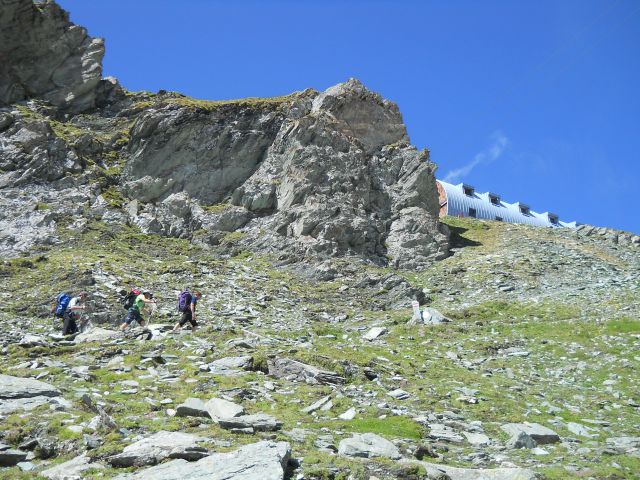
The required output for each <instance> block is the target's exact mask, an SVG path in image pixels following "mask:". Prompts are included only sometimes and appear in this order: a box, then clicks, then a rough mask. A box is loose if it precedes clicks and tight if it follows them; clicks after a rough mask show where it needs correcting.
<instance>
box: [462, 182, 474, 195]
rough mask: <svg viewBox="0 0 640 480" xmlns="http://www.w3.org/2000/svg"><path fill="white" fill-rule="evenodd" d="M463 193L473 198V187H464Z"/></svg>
mask: <svg viewBox="0 0 640 480" xmlns="http://www.w3.org/2000/svg"><path fill="white" fill-rule="evenodd" d="M462 191H463V192H464V194H465V195H468V196H470V197H473V187H472V186H471V185H463V186H462Z"/></svg>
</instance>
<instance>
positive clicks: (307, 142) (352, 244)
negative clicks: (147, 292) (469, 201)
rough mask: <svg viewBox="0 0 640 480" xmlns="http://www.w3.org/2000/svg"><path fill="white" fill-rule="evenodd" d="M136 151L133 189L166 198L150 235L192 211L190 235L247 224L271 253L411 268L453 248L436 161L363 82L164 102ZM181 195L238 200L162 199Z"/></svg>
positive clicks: (137, 138) (139, 126) (138, 134)
mask: <svg viewBox="0 0 640 480" xmlns="http://www.w3.org/2000/svg"><path fill="white" fill-rule="evenodd" d="M130 153H131V158H130V160H129V162H128V164H127V167H126V175H127V178H129V179H131V180H130V181H129V182H128V183H127V185H126V191H127V192H128V194H129V195H130V196H132V197H135V198H137V199H138V200H140V201H141V202H154V203H156V204H157V205H158V207H157V208H156V209H155V211H154V212H152V214H151V217H150V218H148V221H147V222H146V223H144V222H143V223H141V224H140V225H141V226H142V227H143V229H147V230H148V231H162V232H165V233H166V232H167V231H169V230H171V229H172V225H176V224H184V219H185V218H188V219H193V221H192V222H191V223H192V224H191V226H188V228H187V231H188V230H189V229H191V231H193V230H195V229H204V230H205V231H207V232H208V233H207V234H205V235H204V236H203V238H205V239H207V241H209V242H212V243H217V242H220V241H221V239H222V238H223V237H224V233H225V232H229V231H235V230H238V229H240V231H242V233H243V234H244V237H243V242H246V243H247V244H251V245H253V246H255V247H260V248H262V249H266V250H273V251H276V250H277V251H279V252H280V253H282V251H283V250H284V251H288V252H290V253H292V254H296V255H300V254H308V255H319V256H330V255H340V254H355V255H360V256H365V257H367V258H371V259H374V260H376V261H377V262H378V263H386V262H387V259H386V257H385V255H389V256H391V257H392V263H393V264H394V265H396V266H403V267H409V268H411V267H419V266H421V265H425V264H427V263H430V262H431V261H433V260H434V259H436V258H442V257H444V256H446V253H447V234H446V232H444V231H443V232H441V231H440V229H439V226H438V214H437V212H438V203H437V194H436V188H435V181H434V178H433V170H434V165H433V164H432V163H430V162H429V160H428V154H427V153H426V152H422V153H420V152H418V151H417V150H416V149H415V148H414V147H411V146H410V145H409V144H408V140H407V138H406V131H405V128H404V125H403V124H402V119H401V117H400V114H399V113H398V110H397V107H396V106H395V105H394V104H392V103H391V102H388V101H386V100H382V99H381V98H380V97H379V96H378V95H376V94H374V93H372V92H369V91H368V90H366V88H364V86H363V85H362V84H361V83H360V82H358V81H357V80H349V81H348V82H346V83H343V84H340V85H337V86H335V87H332V88H330V89H328V90H327V91H326V92H324V93H322V94H320V95H318V94H317V93H316V92H312V91H306V92H302V93H299V94H294V95H292V96H290V97H288V99H287V100H286V101H284V102H280V103H277V104H274V103H269V102H268V101H265V102H261V103H260V102H259V103H257V104H253V105H244V104H242V102H240V103H239V104H238V105H233V104H230V105H226V106H220V107H215V105H214V106H211V107H209V108H197V106H196V107H193V106H191V107H190V106H184V105H183V106H181V105H180V104H175V103H174V104H159V105H158V106H157V108H152V109H149V110H148V111H147V112H145V113H144V114H143V115H142V116H141V117H140V118H139V120H138V121H137V122H136V124H135V126H134V127H133V129H132V139H131V144H130ZM178 192H186V193H187V194H188V195H189V197H191V198H193V199H195V200H197V202H199V203H202V204H217V203H220V202H228V203H230V204H231V205H230V206H229V207H228V208H224V209H220V211H216V212H214V213H211V212H205V211H203V210H202V209H200V208H199V207H196V206H194V205H190V204H189V203H188V202H186V203H185V204H184V208H182V210H180V211H179V212H178V211H176V212H175V213H174V214H171V213H170V210H171V209H172V208H174V207H172V206H169V205H164V201H165V200H166V199H168V198H169V197H171V196H172V195H174V194H176V193H178ZM153 219H155V220H156V222H155V223H154V221H153ZM180 234H184V229H183V230H182V231H181V233H180Z"/></svg>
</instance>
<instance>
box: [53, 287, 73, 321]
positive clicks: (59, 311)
mask: <svg viewBox="0 0 640 480" xmlns="http://www.w3.org/2000/svg"><path fill="white" fill-rule="evenodd" d="M70 301H71V295H69V294H68V293H64V292H63V293H61V294H60V295H58V296H57V297H56V309H55V312H54V314H55V316H56V317H58V318H63V317H64V312H66V311H67V307H68V306H69V302H70Z"/></svg>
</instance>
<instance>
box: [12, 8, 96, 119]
mask: <svg viewBox="0 0 640 480" xmlns="http://www.w3.org/2000/svg"><path fill="white" fill-rule="evenodd" d="M103 56H104V42H103V40H102V39H99V38H92V37H90V36H88V35H87V31H86V30H85V29H84V28H82V27H80V26H78V25H74V24H72V23H71V22H69V17H68V14H67V13H66V12H65V11H64V10H62V9H61V8H60V7H59V6H58V5H57V4H56V3H54V2H45V3H37V4H36V3H34V2H32V1H31V0H4V1H3V3H2V9H1V10H0V59H1V61H0V105H2V104H9V103H12V102H15V101H18V100H22V99H25V98H31V97H39V98H43V99H44V100H47V101H49V102H51V103H52V104H54V105H56V106H59V107H62V108H64V109H66V110H70V111H75V112H78V111H83V110H86V109H87V108H91V107H92V106H93V105H94V103H95V90H96V87H97V85H98V83H99V82H100V78H101V76H102V57H103Z"/></svg>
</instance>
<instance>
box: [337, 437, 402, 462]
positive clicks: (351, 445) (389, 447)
mask: <svg viewBox="0 0 640 480" xmlns="http://www.w3.org/2000/svg"><path fill="white" fill-rule="evenodd" d="M338 454H339V455H342V456H343V457H364V458H370V457H386V458H392V459H398V458H400V451H399V450H398V447H396V446H395V445H394V444H393V443H391V442H390V441H389V440H387V439H385V438H382V437H380V436H379V435H376V434H375V433H362V434H360V433H354V434H353V437H351V438H345V439H344V440H342V441H340V444H339V445H338Z"/></svg>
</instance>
